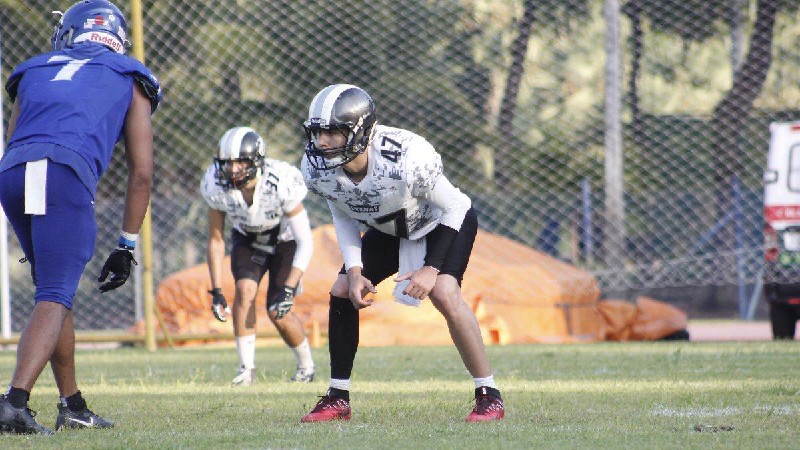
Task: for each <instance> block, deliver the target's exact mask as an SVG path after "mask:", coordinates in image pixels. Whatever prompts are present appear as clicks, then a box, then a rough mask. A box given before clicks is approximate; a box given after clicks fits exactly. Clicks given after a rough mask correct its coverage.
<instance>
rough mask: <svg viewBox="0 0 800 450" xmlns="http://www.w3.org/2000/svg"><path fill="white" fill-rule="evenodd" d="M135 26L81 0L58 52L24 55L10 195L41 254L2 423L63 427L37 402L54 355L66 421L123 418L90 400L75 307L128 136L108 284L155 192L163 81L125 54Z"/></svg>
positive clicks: (105, 287) (19, 227)
mask: <svg viewBox="0 0 800 450" xmlns="http://www.w3.org/2000/svg"><path fill="white" fill-rule="evenodd" d="M125 27H126V22H125V17H123V15H122V13H121V12H120V10H119V9H118V8H117V7H116V6H114V5H113V4H112V3H109V2H107V1H100V0H91V1H81V2H78V3H75V4H74V5H73V6H72V7H70V8H69V9H68V10H67V11H66V12H65V13H63V15H62V16H61V20H60V21H59V23H58V24H57V25H56V27H55V30H54V31H53V35H52V38H51V44H52V51H51V52H49V53H44V54H41V55H38V56H34V57H33V58H31V59H29V60H27V61H25V62H23V63H21V64H20V65H19V66H17V68H16V69H14V71H13V72H12V73H11V76H10V77H9V79H8V82H7V83H6V91H7V92H8V94H9V96H10V98H11V99H12V100H13V102H14V103H13V107H12V113H11V117H10V119H9V127H8V136H7V139H8V151H7V152H6V154H5V155H4V157H3V159H2V161H0V202H2V205H3V209H4V210H5V213H6V215H7V216H8V220H9V222H11V225H12V227H13V228H14V232H15V233H16V235H17V238H18V239H19V242H20V246H21V247H22V250H23V252H24V254H25V258H26V259H27V260H28V262H29V263H30V264H31V277H32V279H33V284H34V286H35V289H36V293H35V295H34V301H35V306H34V308H33V313H32V315H31V318H30V320H29V321H28V323H27V325H26V327H25V330H24V331H23V332H22V336H21V337H20V340H19V345H18V347H17V364H16V368H15V369H14V375H13V377H12V379H11V385H10V386H9V388H8V391H7V392H6V393H5V395H3V396H2V397H0V431H7V432H12V433H20V434H52V433H53V431H52V430H50V429H49V428H46V427H44V426H42V425H40V424H39V423H37V422H36V420H35V419H34V418H33V416H34V415H35V413H34V412H32V411H31V410H30V409H29V408H28V399H29V397H30V392H31V389H32V388H33V385H34V383H35V382H36V380H37V378H38V377H39V375H40V374H41V372H42V370H43V369H44V366H45V364H47V362H48V361H50V366H51V368H52V370H53V375H54V377H55V381H56V385H57V386H58V391H59V393H60V396H61V401H60V403H59V404H58V415H57V417H56V422H55V428H56V429H61V428H108V427H111V426H113V424H112V423H111V422H110V421H108V420H105V419H103V418H102V417H99V416H98V415H96V414H95V413H93V412H92V411H91V410H89V409H88V408H87V406H86V401H85V400H84V398H83V396H82V395H81V391H79V390H78V385H77V382H76V379H75V331H74V321H73V315H72V307H73V298H74V296H75V292H76V290H77V286H78V282H79V280H80V278H81V274H82V273H83V270H84V268H85V267H86V263H88V262H89V260H90V259H91V257H92V253H93V251H94V245H95V236H96V233H97V224H96V221H95V216H94V197H95V193H96V192H97V184H98V181H99V179H100V177H101V176H102V175H103V173H104V172H105V171H106V169H107V168H108V164H109V162H110V160H111V155H112V153H113V151H114V145H115V143H116V142H117V140H119V138H120V137H124V140H125V158H126V161H127V167H128V181H127V191H126V194H125V211H124V213H123V217H122V231H121V233H120V235H121V236H120V238H119V243H118V245H117V248H116V249H115V250H114V251H112V252H111V255H110V256H109V257H108V259H107V260H106V262H105V264H104V265H103V268H102V270H101V273H100V278H99V280H98V281H100V282H104V281H105V283H103V284H101V285H100V291H102V292H106V291H109V290H111V289H115V288H117V287H119V286H121V285H122V284H124V283H125V281H126V280H127V279H128V276H129V275H130V270H131V261H133V254H132V252H133V250H134V248H135V246H136V241H137V236H138V233H139V228H140V227H141V225H142V221H143V219H144V216H145V212H146V211H147V205H148V203H149V201H150V187H151V184H152V177H153V133H152V127H151V123H150V115H151V113H152V112H153V111H155V109H156V106H157V105H158V103H159V101H160V100H161V88H160V87H159V83H158V81H157V80H156V78H155V77H154V76H153V75H152V74H151V73H150V71H149V70H148V69H147V68H146V67H145V66H144V65H142V64H141V63H140V62H139V61H137V60H135V59H133V58H131V57H128V56H125V55H124V52H125V46H126V44H127V40H126V31H125ZM109 275H111V277H110V278H109V279H108V281H106V279H107V278H108V276H109Z"/></svg>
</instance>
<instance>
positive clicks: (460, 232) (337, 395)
mask: <svg viewBox="0 0 800 450" xmlns="http://www.w3.org/2000/svg"><path fill="white" fill-rule="evenodd" d="M304 127H305V129H306V134H307V136H308V145H307V146H306V158H305V159H304V160H303V161H302V163H301V170H302V172H303V177H304V178H305V180H306V184H307V185H308V188H309V190H311V191H312V192H314V193H316V194H318V195H320V196H322V197H324V198H325V199H326V200H327V201H328V207H329V208H330V210H331V215H332V216H333V224H334V227H335V229H336V237H337V240H338V242H339V247H340V250H341V252H342V257H343V259H344V267H342V269H341V271H340V273H339V276H338V278H337V280H336V282H335V283H334V285H333V287H332V288H331V299H330V311H329V325H328V343H329V352H330V358H331V383H330V388H329V389H328V391H327V393H326V395H324V396H323V397H322V399H321V400H319V402H318V403H317V405H316V406H315V407H314V409H313V410H312V411H311V412H310V413H308V414H306V415H305V416H304V417H303V418H302V421H303V422H324V421H329V420H349V419H350V417H351V409H350V375H351V372H352V369H353V362H354V360H355V355H356V351H357V349H358V310H359V309H361V308H366V307H369V306H370V305H371V304H372V299H371V298H369V296H368V295H367V294H369V293H374V292H375V286H377V285H378V283H380V282H381V281H382V280H384V279H386V278H388V277H389V276H391V275H392V274H394V273H399V275H398V276H397V277H396V278H395V279H394V281H396V282H397V283H398V287H397V288H396V289H395V296H396V297H397V299H398V301H401V302H402V303H406V304H410V305H418V304H419V302H420V301H421V300H424V299H425V298H430V300H431V302H432V303H433V305H434V306H435V307H436V309H437V310H438V311H439V312H440V313H442V315H443V316H444V317H445V319H446V320H447V326H448V329H449V331H450V336H451V337H452V339H453V342H454V343H455V345H456V347H457V349H458V352H459V354H460V355H461V359H462V361H463V362H464V365H465V366H466V368H467V370H468V371H469V373H470V374H471V375H472V377H473V380H474V383H475V400H476V403H475V407H474V408H473V410H472V411H471V412H470V414H469V415H468V416H467V421H468V422H484V421H491V420H499V419H502V418H503V415H504V407H503V401H502V397H501V395H500V391H499V390H498V388H497V386H496V384H495V382H494V377H493V375H492V371H491V368H490V366H489V360H488V358H487V356H486V349H485V348H484V345H483V339H482V337H481V332H480V328H479V327H478V321H477V320H476V318H475V314H474V313H473V312H472V310H471V309H470V307H469V306H468V305H467V304H466V302H465V301H464V299H463V297H462V295H461V280H462V278H463V276H464V271H465V270H466V268H467V262H468V261H469V256H470V253H471V252H472V244H473V242H474V240H475V235H476V233H477V229H478V220H477V215H476V213H475V210H474V209H472V208H471V204H472V202H471V201H470V199H469V197H467V196H466V195H465V194H463V193H462V192H461V191H460V190H458V189H457V188H456V187H454V186H453V185H452V184H451V183H450V181H449V180H448V179H447V177H445V175H444V173H443V170H442V162H441V158H440V156H439V155H438V153H436V151H435V150H434V148H433V146H431V144H430V143H428V141H426V140H425V139H424V138H422V137H421V136H419V135H417V134H414V133H413V132H411V131H408V130H403V129H399V128H392V127H388V126H384V125H378V124H377V115H376V112H375V104H374V102H373V101H372V98H371V97H370V96H369V95H368V94H367V93H366V92H365V91H364V90H363V89H361V88H358V87H356V86H353V85H349V84H336V85H331V86H328V87H326V88H325V89H323V90H322V91H320V92H319V93H318V94H317V95H316V96H315V97H314V99H313V101H312V102H311V105H310V107H309V113H308V120H307V121H306V122H305V123H304ZM360 224H363V225H365V226H366V233H365V234H364V235H363V237H362V236H361V234H360Z"/></svg>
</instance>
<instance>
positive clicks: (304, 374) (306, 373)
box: [289, 367, 315, 383]
mask: <svg viewBox="0 0 800 450" xmlns="http://www.w3.org/2000/svg"><path fill="white" fill-rule="evenodd" d="M314 375H315V373H314V368H313V367H308V368H301V367H298V368H297V371H296V372H295V373H294V376H293V377H292V378H289V381H294V382H296V383H311V382H312V381H314Z"/></svg>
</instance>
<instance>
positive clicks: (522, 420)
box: [0, 342, 800, 449]
mask: <svg viewBox="0 0 800 450" xmlns="http://www.w3.org/2000/svg"><path fill="white" fill-rule="evenodd" d="M488 352H489V356H490V359H491V361H492V366H493V369H494V373H495V379H496V381H497V382H498V384H499V386H500V388H501V390H502V392H503V395H504V399H505V403H506V418H505V419H504V420H503V421H501V422H498V423H487V424H466V423H464V418H465V417H466V415H467V413H468V411H469V409H470V408H471V406H472V402H471V399H472V389H473V385H472V380H470V378H469V376H468V375H467V373H466V371H465V370H464V368H463V365H462V364H461V361H460V359H459V356H458V353H457V352H456V350H455V349H454V348H453V347H449V346H445V347H425V348H415V347H384V348H362V349H360V350H359V353H358V358H357V360H356V367H355V371H354V374H353V389H352V406H353V418H352V420H351V421H350V422H337V423H322V424H301V423H299V422H300V417H302V415H303V414H305V413H306V412H308V411H309V410H310V409H311V407H312V406H313V405H314V403H315V402H316V400H317V397H316V396H318V395H322V394H323V393H324V391H325V389H326V388H327V380H326V377H327V374H328V373H327V372H328V370H327V367H328V360H327V351H326V350H325V349H322V348H318V349H314V350H313V353H314V357H315V358H316V363H317V367H319V368H321V373H320V375H321V377H320V378H321V380H318V381H315V382H314V383H311V384H307V385H298V384H291V383H287V382H286V381H285V380H286V379H288V377H289V376H291V373H292V371H293V370H294V360H293V358H292V356H291V352H289V351H288V350H287V349H286V348H285V347H283V346H282V345H280V346H269V347H264V346H261V347H259V349H258V350H257V355H256V363H257V366H258V368H257V372H258V381H257V383H256V384H255V385H253V386H252V387H250V388H236V389H235V388H231V387H230V386H229V383H230V379H231V378H232V377H233V375H235V373H236V371H235V369H236V365H237V357H236V351H235V349H234V348H233V346H232V345H228V346H224V347H217V348H208V347H203V348H199V347H197V348H185V349H178V350H167V349H161V350H159V351H158V352H156V353H149V352H147V351H145V350H143V349H122V350H91V351H87V350H83V351H81V350H79V351H78V354H77V363H78V364H77V368H78V376H79V382H80V388H81V391H82V392H83V394H84V396H85V397H86V399H87V401H88V403H89V407H90V408H91V409H92V410H94V411H95V412H97V413H98V414H100V415H102V416H104V417H108V418H110V419H113V420H115V421H116V424H117V425H116V427H115V428H113V429H111V430H91V431H90V430H82V431H64V432H60V433H58V434H56V435H55V436H51V437H27V436H14V435H3V436H2V437H0V439H1V440H2V442H3V446H4V448H27V449H44V448H111V449H130V448H136V449H138V448H142V449H144V448H147V449H162V448H196V449H206V448H208V449H212V448H215V449H216V448H326V449H340V448H341V449H361V448H364V449H367V448H369V449H373V448H409V449H411V448H470V449H471V448H475V449H477V448H553V449H562V448H685V449H707V448H721V449H722V448H794V447H795V446H796V443H797V441H798V439H800V432H798V429H797V426H796V425H797V417H798V415H800V400H799V399H800V391H798V388H797V385H796V383H794V382H793V380H792V378H791V376H790V374H791V373H793V372H794V371H795V370H796V368H797V367H796V366H797V364H796V361H797V359H798V358H799V357H800V349H798V347H797V346H796V345H794V344H793V343H791V342H783V343H779V342H731V343H688V342H669V343H668V342H662V343H652V342H646V343H601V344H588V345H563V346H558V345H509V346H491V347H489V348H488ZM14 361H15V358H14V353H13V352H2V353H0V373H4V374H7V375H8V374H10V371H11V369H12V367H13V365H14ZM57 396H58V391H57V389H56V386H55V383H54V382H53V380H52V376H51V374H50V372H49V371H47V370H46V371H45V372H43V374H42V376H41V377H40V379H39V381H38V383H37V385H36V388H35V389H34V391H33V395H32V397H31V407H32V409H34V410H36V411H37V412H38V414H37V416H36V418H37V419H38V420H40V421H41V422H42V423H44V424H46V425H48V426H52V425H53V421H54V419H55V414H56V408H55V405H56V402H57Z"/></svg>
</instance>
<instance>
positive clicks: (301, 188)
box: [280, 164, 308, 214]
mask: <svg viewBox="0 0 800 450" xmlns="http://www.w3.org/2000/svg"><path fill="white" fill-rule="evenodd" d="M286 166H287V167H288V170H287V171H286V172H285V173H284V175H283V177H282V178H285V179H281V190H280V198H281V206H282V207H283V213H284V214H288V213H290V212H292V211H293V210H294V209H295V208H297V205H299V204H300V203H301V202H302V201H303V199H304V198H306V194H308V188H307V187H306V183H305V181H303V175H302V174H301V173H300V170H298V169H297V168H296V167H293V166H290V165H288V164H287V165H286Z"/></svg>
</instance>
